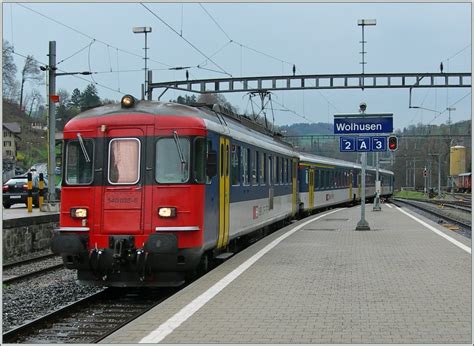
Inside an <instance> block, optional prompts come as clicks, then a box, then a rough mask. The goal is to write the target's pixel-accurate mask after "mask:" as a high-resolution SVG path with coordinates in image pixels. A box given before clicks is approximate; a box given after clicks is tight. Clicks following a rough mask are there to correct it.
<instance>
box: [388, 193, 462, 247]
mask: <svg viewBox="0 0 474 346" xmlns="http://www.w3.org/2000/svg"><path fill="white" fill-rule="evenodd" d="M394 201H395V202H399V203H405V204H408V205H411V206H413V207H415V208H418V209H420V210H422V211H424V212H427V213H429V214H432V215H435V216H437V217H439V218H441V219H444V220H446V221H448V222H450V223H453V224H456V225H459V226H461V227H463V228H464V229H466V230H469V231H471V225H469V224H466V223H464V222H462V221H459V220H456V219H453V218H451V217H449V216H446V215H443V214H440V213H437V212H435V211H433V210H431V209H429V208H424V207H423V206H420V205H419V204H417V203H413V202H410V201H409V200H404V199H400V198H392V202H394ZM394 204H395V205H397V203H394ZM397 206H398V205H397ZM460 234H462V235H464V236H466V235H465V234H463V233H460ZM466 237H467V236H466ZM468 238H469V237H468Z"/></svg>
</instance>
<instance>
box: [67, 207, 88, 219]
mask: <svg viewBox="0 0 474 346" xmlns="http://www.w3.org/2000/svg"><path fill="white" fill-rule="evenodd" d="M71 216H72V217H73V218H75V219H85V218H86V217H87V209H86V208H72V209H71Z"/></svg>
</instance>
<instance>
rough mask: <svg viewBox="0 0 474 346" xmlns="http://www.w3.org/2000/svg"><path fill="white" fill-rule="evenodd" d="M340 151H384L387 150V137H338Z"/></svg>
mask: <svg viewBox="0 0 474 346" xmlns="http://www.w3.org/2000/svg"><path fill="white" fill-rule="evenodd" d="M339 151H340V152H354V151H357V152H364V151H365V152H374V151H379V152H384V151H387V137H384V136H376V137H372V136H370V137H339Z"/></svg>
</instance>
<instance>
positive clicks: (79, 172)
mask: <svg viewBox="0 0 474 346" xmlns="http://www.w3.org/2000/svg"><path fill="white" fill-rule="evenodd" d="M82 143H83V144H84V146H82V145H81V143H80V142H79V141H78V140H72V141H69V142H68V143H67V146H66V176H65V178H66V183H67V184H69V185H89V184H91V183H92V180H93V172H94V169H93V164H94V142H93V141H92V140H91V139H83V140H82Z"/></svg>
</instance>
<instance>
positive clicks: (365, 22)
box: [357, 19, 377, 90]
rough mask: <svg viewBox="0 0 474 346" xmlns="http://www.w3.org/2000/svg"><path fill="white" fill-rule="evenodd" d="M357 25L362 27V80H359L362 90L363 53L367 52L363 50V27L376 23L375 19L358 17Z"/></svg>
mask: <svg viewBox="0 0 474 346" xmlns="http://www.w3.org/2000/svg"><path fill="white" fill-rule="evenodd" d="M357 25H359V26H361V27H362V41H361V43H362V52H360V54H362V62H361V64H362V81H361V86H362V90H364V72H365V67H364V65H365V64H367V63H366V62H365V59H364V56H365V53H367V52H366V51H365V50H364V47H365V43H366V41H364V28H365V27H366V26H367V25H369V26H375V25H377V21H376V20H375V19H359V20H358V21H357Z"/></svg>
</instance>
